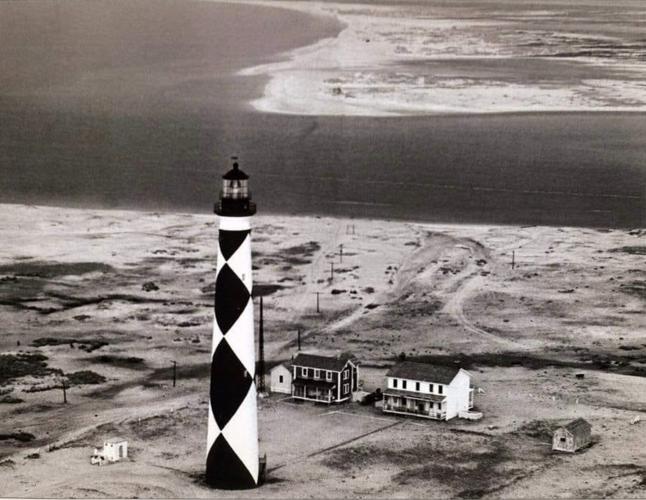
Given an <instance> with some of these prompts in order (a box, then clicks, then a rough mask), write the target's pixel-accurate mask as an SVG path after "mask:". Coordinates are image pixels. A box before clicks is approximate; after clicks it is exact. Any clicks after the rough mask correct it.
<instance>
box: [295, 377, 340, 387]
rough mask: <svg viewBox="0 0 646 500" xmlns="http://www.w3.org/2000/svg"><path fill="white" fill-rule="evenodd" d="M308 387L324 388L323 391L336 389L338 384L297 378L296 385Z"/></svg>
mask: <svg viewBox="0 0 646 500" xmlns="http://www.w3.org/2000/svg"><path fill="white" fill-rule="evenodd" d="M301 384H302V385H308V386H310V387H322V388H323V389H334V387H336V384H335V383H334V382H328V381H327V380H314V379H311V378H298V377H297V378H295V379H294V385H301Z"/></svg>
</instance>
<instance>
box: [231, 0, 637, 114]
mask: <svg viewBox="0 0 646 500" xmlns="http://www.w3.org/2000/svg"><path fill="white" fill-rule="evenodd" d="M255 3H256V4H258V5H263V4H265V3H264V2H255ZM271 5H280V6H286V7H288V8H292V9H297V10H300V11H302V12H308V13H313V14H319V15H334V16H336V17H337V18H338V19H339V21H341V22H342V23H343V24H344V26H345V28H344V29H343V31H342V32H341V33H340V34H339V35H338V36H337V37H335V38H329V39H324V40H322V41H320V42H318V43H316V44H314V45H310V46H308V47H304V48H299V49H295V50H293V51H292V52H291V57H290V59H289V60H288V61H281V62H277V63H270V64H265V65H260V66H258V67H255V68H247V69H244V70H242V71H241V73H240V74H243V75H266V76H268V77H269V78H270V81H269V83H268V84H267V86H266V88H265V92H264V95H263V97H261V98H260V99H256V100H255V101H253V105H254V107H255V108H256V109H258V110H259V111H263V112H275V113H293V114H308V115H319V116H320V115H335V116H338V115H346V116H347V115H360V116H407V115H429V114H431V115H433V114H435V115H437V114H440V115H442V114H453V113H513V112H550V111H551V112H553V111H568V112H582V111H633V112H644V111H646V80H645V77H644V75H645V74H646V62H645V59H644V55H645V54H646V44H644V42H643V40H642V39H641V38H640V34H639V33H640V26H641V24H640V21H639V19H640V16H641V15H643V6H639V5H638V4H635V3H634V2H630V1H629V2H626V3H625V4H624V5H622V7H623V9H622V11H621V14H618V11H617V10H616V5H613V6H612V7H605V8H604V7H603V6H600V5H599V4H597V3H594V2H586V1H585V0H582V1H578V2H571V3H570V4H569V5H567V6H565V5H562V4H550V3H549V2H545V5H544V7H545V8H543V9H540V8H538V7H537V6H535V5H532V4H524V3H523V2H520V3H519V2H498V3H496V4H488V3H485V2H483V3H480V4H478V3H477V2H476V3H462V2H457V3H455V4H451V5H448V4H446V3H443V2H428V3H423V4H422V3H412V4H398V3H396V2H395V3H392V4H390V5H387V4H386V5H385V4H377V5H371V4H355V5H351V4H346V3H332V2H320V3H317V2H284V3H280V2H271Z"/></svg>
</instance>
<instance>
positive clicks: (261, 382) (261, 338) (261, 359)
mask: <svg viewBox="0 0 646 500" xmlns="http://www.w3.org/2000/svg"><path fill="white" fill-rule="evenodd" d="M258 351H259V353H258V373H259V375H258V392H261V393H262V392H265V325H264V318H263V305H262V296H261V297H260V317H259V318H258Z"/></svg>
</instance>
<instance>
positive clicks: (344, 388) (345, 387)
mask: <svg viewBox="0 0 646 500" xmlns="http://www.w3.org/2000/svg"><path fill="white" fill-rule="evenodd" d="M346 392H350V384H343V393H344V394H345V393H346Z"/></svg>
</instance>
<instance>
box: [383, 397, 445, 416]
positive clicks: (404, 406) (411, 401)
mask: <svg viewBox="0 0 646 500" xmlns="http://www.w3.org/2000/svg"><path fill="white" fill-rule="evenodd" d="M445 399H446V396H439V395H434V394H421V393H414V392H404V391H392V390H390V391H387V392H385V393H384V406H383V411H384V412H385V413H396V414H399V415H412V416H416V417H422V418H431V419H434V420H446V405H445V404H444V401H445Z"/></svg>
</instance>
